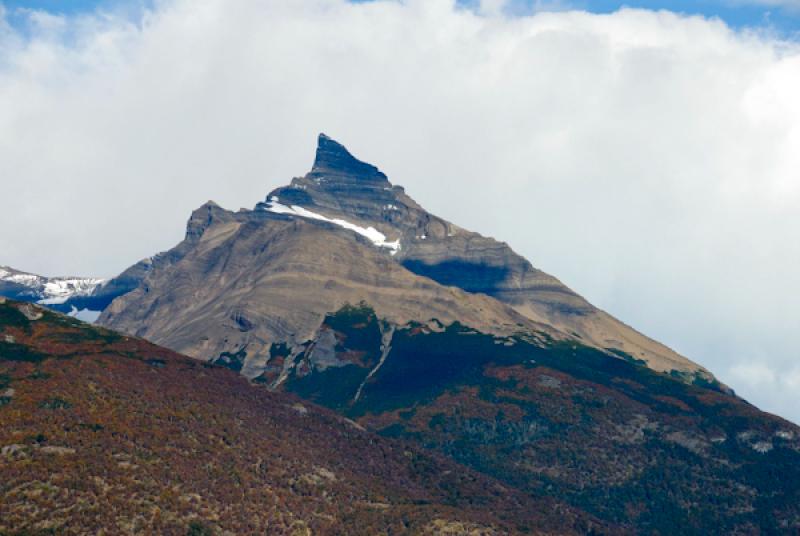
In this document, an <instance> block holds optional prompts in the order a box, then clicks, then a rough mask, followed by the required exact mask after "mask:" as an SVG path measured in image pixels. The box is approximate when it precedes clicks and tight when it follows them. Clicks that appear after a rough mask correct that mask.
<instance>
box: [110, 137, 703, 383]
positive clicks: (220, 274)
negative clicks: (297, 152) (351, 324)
mask: <svg viewBox="0 0 800 536" xmlns="http://www.w3.org/2000/svg"><path fill="white" fill-rule="evenodd" d="M375 246H377V247H375ZM147 268H148V269H147V270H146V271H145V270H142V269H141V268H139V269H137V268H136V267H134V268H132V269H130V270H129V271H128V272H129V273H131V272H133V273H135V274H136V276H137V277H144V276H146V277H144V278H143V279H142V280H141V284H140V285H139V286H138V287H137V288H136V289H135V290H133V291H132V292H131V293H130V294H128V295H125V296H123V297H121V298H120V299H119V300H117V301H116V302H115V303H114V305H113V306H111V307H109V308H108V309H107V310H106V312H105V313H104V314H103V315H102V316H101V319H100V322H102V323H103V324H105V325H107V326H109V327H113V328H115V329H120V330H124V331H127V332H130V333H136V334H138V335H140V336H143V337H147V338H149V339H151V340H153V341H155V342H158V343H159V344H164V345H166V346H168V347H170V348H173V349H175V350H177V351H181V352H184V353H187V354H189V355H192V356H194V357H197V358H200V359H215V358H217V357H218V356H220V355H221V354H222V353H223V352H231V353H236V352H240V351H243V350H244V351H246V353H247V357H246V358H245V361H246V363H245V364H244V365H243V369H244V370H245V371H246V373H247V374H248V375H251V376H252V375H257V374H258V373H259V372H260V371H259V370H258V369H259V367H260V366H262V365H264V364H265V363H264V361H266V360H267V359H268V357H269V348H270V346H271V345H272V344H273V343H286V344H289V345H290V346H293V347H295V346H296V345H298V344H302V343H304V342H305V341H306V340H308V338H309V337H310V336H311V335H312V333H313V332H314V331H315V330H316V329H317V327H318V326H319V325H320V323H321V321H322V318H323V317H324V315H325V314H326V313H328V312H331V311H335V310H337V309H338V308H339V307H341V306H342V305H344V304H345V303H350V304H357V303H359V302H360V301H365V302H367V303H369V304H370V305H371V306H373V307H375V309H376V310H377V312H378V314H379V315H380V316H381V317H384V318H386V319H387V320H389V321H390V322H393V323H399V324H402V323H405V322H408V321H410V320H416V321H427V320H430V319H433V318H436V319H438V320H440V321H444V322H452V321H453V320H459V321H461V322H463V323H466V324H468V325H471V326H473V327H475V328H477V329H482V330H484V331H487V332H505V333H509V332H513V331H517V330H527V331H533V332H543V333H546V334H547V335H548V336H550V337H554V338H556V339H559V338H576V337H578V338H579V340H580V341H581V342H582V343H583V344H587V345H590V346H594V347H596V348H600V349H610V350H612V351H617V352H622V353H625V354H627V355H628V356H630V357H633V358H634V359H638V360H642V361H644V362H645V363H646V364H647V365H648V366H649V367H651V368H653V369H654V370H658V371H664V372H670V371H676V372H678V373H680V374H683V375H686V376H687V377H688V378H694V377H703V378H706V379H713V378H712V376H711V375H710V374H709V373H708V372H707V371H705V370H704V369H703V368H702V367H700V366H698V365H697V364H695V363H692V362H691V361H689V360H688V359H686V358H684V357H682V356H680V355H678V354H676V353H675V352H673V351H672V350H670V349H669V348H667V347H665V346H663V345H661V344H659V343H657V342H655V341H653V340H651V339H649V338H647V337H645V336H644V335H642V334H640V333H638V332H636V331H635V330H633V329H632V328H630V327H629V326H627V325H625V324H623V323H622V322H620V321H618V320H616V319H614V318H612V317H611V316H610V315H608V314H606V313H605V312H603V311H601V310H599V309H597V308H595V307H593V306H592V305H591V304H589V303H588V302H586V300H584V299H583V298H581V297H580V296H579V295H578V294H576V293H575V292H573V291H572V290H570V289H569V288H567V287H566V286H565V285H563V284H562V283H561V282H559V281H558V280H557V279H556V278H554V277H552V276H550V275H548V274H545V273H544V272H542V271H540V270H537V269H535V268H533V266H531V264H530V263H529V262H528V261H527V260H525V259H524V258H522V257H520V256H519V255H517V254H516V253H514V251H513V250H511V248H509V247H508V246H507V245H506V244H504V243H501V242H497V241H495V240H493V239H491V238H487V237H484V236H481V235H480V234H478V233H474V232H470V231H467V230H464V229H462V228H460V227H458V226H456V225H454V224H452V223H450V222H447V221H445V220H443V219H441V218H438V217H436V216H434V215H432V214H430V213H428V212H427V211H425V210H424V209H423V208H422V207H420V206H419V205H418V204H417V203H416V202H415V201H414V200H413V199H411V198H410V197H409V196H408V195H406V194H405V191H404V190H403V188H402V187H399V186H393V185H392V184H391V183H390V182H389V180H388V179H387V177H386V175H384V174H383V173H382V172H380V171H379V170H378V168H376V167H375V166H372V165H370V164H367V163H364V162H361V161H359V160H358V159H356V158H355V157H354V156H353V155H351V154H350V152H349V151H347V149H346V148H345V147H343V146H342V145H341V144H339V143H337V142H336V141H334V140H332V139H331V138H329V137H328V136H326V135H324V134H320V136H319V139H318V147H317V154H316V158H315V160H314V165H313V167H312V170H311V171H310V172H309V173H308V174H307V175H306V176H304V177H300V178H295V179H293V180H292V181H291V184H290V185H289V186H286V187H282V188H278V189H276V190H274V191H273V192H271V193H270V194H269V195H268V196H267V199H266V200H265V201H264V202H262V203H259V204H258V205H257V206H256V209H255V210H253V211H240V212H237V213H233V212H229V211H226V210H224V209H222V208H220V207H219V206H217V205H216V204H214V203H212V202H209V203H208V204H207V205H205V206H203V207H201V208H200V209H198V210H197V211H195V212H194V213H193V214H192V217H191V218H190V220H189V224H188V226H187V233H186V239H185V240H184V242H182V243H181V244H179V245H178V246H177V247H176V248H174V249H173V250H171V251H169V252H167V253H165V254H161V255H159V256H157V257H155V258H153V259H152V261H151V263H150V264H149V265H148V267H147ZM118 279H119V278H118ZM118 279H115V280H112V281H111V283H110V285H117V284H118ZM126 281H127V282H128V285H127V286H131V282H132V281H131V278H130V277H128V278H127V279H126ZM489 298H491V299H489ZM237 319H238V320H237ZM242 319H244V320H245V321H246V322H245V323H244V324H242V322H241V320H242Z"/></svg>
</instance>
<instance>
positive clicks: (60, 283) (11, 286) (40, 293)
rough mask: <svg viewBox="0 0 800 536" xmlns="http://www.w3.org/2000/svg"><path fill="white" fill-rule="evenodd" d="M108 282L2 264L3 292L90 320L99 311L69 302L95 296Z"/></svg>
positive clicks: (0, 285) (92, 319)
mask: <svg viewBox="0 0 800 536" xmlns="http://www.w3.org/2000/svg"><path fill="white" fill-rule="evenodd" d="M107 282H108V280H107V279H101V278H97V277H44V276H41V275H36V274H31V273H28V272H23V271H20V270H15V269H14V268H10V267H8V266H0V295H3V296H6V297H8V298H12V299H16V300H23V301H29V302H35V303H39V304H42V305H47V306H48V307H51V308H53V309H56V310H59V311H62V312H65V313H69V314H71V315H72V316H77V317H78V318H80V319H81V320H86V321H90V322H92V321H94V320H95V319H96V318H97V316H98V315H99V314H100V310H99V309H98V310H93V309H91V308H88V307H80V306H79V305H77V304H74V303H70V302H72V301H75V299H77V298H89V297H91V296H93V295H94V294H95V293H96V291H97V290H98V289H99V288H100V287H102V286H103V285H105V284H106V283H107Z"/></svg>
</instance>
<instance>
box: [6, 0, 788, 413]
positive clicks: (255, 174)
mask: <svg viewBox="0 0 800 536" xmlns="http://www.w3.org/2000/svg"><path fill="white" fill-rule="evenodd" d="M493 6H494V7H496V6H495V5H494V4H493V3H492V2H484V9H481V10H470V9H463V8H460V7H458V6H456V5H455V3H454V2H452V1H447V0H408V1H407V2H402V3H399V2H389V1H383V2H370V3H359V4H351V3H347V2H345V1H343V0H307V1H304V2H296V1H288V0H285V1H279V0H274V1H251V2H248V1H242V2H234V3H231V2H225V1H223V0H192V1H189V0H164V1H160V2H157V3H156V5H155V7H154V8H153V9H151V10H147V11H144V12H143V13H142V15H141V16H140V17H138V16H137V17H135V18H131V17H130V16H129V15H127V14H123V13H122V12H120V13H115V12H113V11H112V12H97V13H92V14H87V15H81V16H72V17H68V18H64V17H54V16H52V15H48V14H46V13H42V12H35V11H28V12H19V11H15V12H14V13H8V12H6V13H3V16H2V17H1V18H0V181H2V183H1V186H2V210H1V211H0V229H2V232H1V233H0V252H2V256H1V258H0V263H4V264H10V265H12V266H15V267H17V268H21V269H26V270H31V271H37V272H41V273H44V274H48V275H54V274H62V275H64V274H86V275H97V276H109V275H114V274H115V273H117V272H119V271H120V270H122V269H123V268H125V267H126V266H128V265H129V264H131V263H133V262H134V261H136V260H137V259H139V258H142V257H145V256H148V255H150V254H152V253H154V252H156V251H159V250H163V249H166V248H168V247H171V246H172V245H174V244H175V243H176V242H177V241H178V240H180V239H181V238H182V234H183V229H184V224H185V221H186V219H187V218H188V215H189V213H190V211H191V210H192V209H194V208H196V207H197V206H199V205H200V204H201V203H203V202H205V201H206V200H207V199H214V200H215V201H217V202H219V203H220V204H221V205H223V206H226V207H228V208H231V209H236V208H238V207H240V206H246V207H252V206H253V205H254V204H255V202H256V201H259V200H261V199H263V197H264V196H265V194H266V192H268V191H269V190H271V189H272V188H273V187H275V186H277V185H280V184H284V183H286V182H288V180H289V179H290V178H291V177H292V176H294V175H300V174H303V173H305V171H306V170H308V169H309V167H310V165H311V160H312V158H313V151H314V141H315V136H316V134H317V132H319V131H324V132H326V133H328V134H329V135H332V136H334V137H335V138H337V139H339V140H340V141H342V142H343V143H345V144H346V145H348V146H349V147H350V148H351V149H352V150H353V152H354V153H355V154H356V155H357V156H359V157H361V158H363V159H365V160H367V161H370V162H373V163H376V164H378V165H379V166H380V167H381V168H382V169H383V170H384V171H385V172H387V174H388V175H389V177H390V179H391V180H392V181H394V182H395V183H399V184H403V185H404V186H406V188H407V191H408V192H409V193H410V194H411V195H412V196H414V197H415V198H416V199H417V200H418V201H419V202H421V203H422V204H423V205H424V206H426V207H427V208H429V209H430V210H431V211H433V212H435V213H438V214H440V215H442V216H444V217H447V218H448V219H451V220H453V221H455V222H457V223H459V224H462V225H463V226H465V227H468V228H471V229H477V230H480V231H482V232H484V233H487V234H490V235H492V236H494V237H496V238H499V239H501V240H504V241H507V242H509V243H510V244H511V245H512V246H513V247H514V248H515V249H517V250H518V251H519V252H521V253H522V254H524V255H525V256H526V257H528V258H529V259H530V260H531V261H532V262H533V263H534V265H535V266H537V267H539V268H542V269H544V270H547V271H549V272H551V273H553V274H555V275H557V276H558V277H560V278H561V279H563V280H564V281H565V282H566V283H568V284H569V285H571V286H572V287H573V288H575V289H576V290H578V291H579V292H581V293H582V294H584V295H585V296H586V297H587V298H589V299H590V300H591V301H593V302H594V303H596V304H598V305H599V306H601V307H603V308H605V309H607V310H609V311H610V312H612V313H613V314H615V315H617V316H619V317H621V318H622V319H623V320H625V321H627V322H629V323H631V324H633V325H634V326H636V327H637V328H639V329H641V330H642V331H644V332H646V333H648V334H649V335H651V336H654V337H656V338H658V339H659V340H662V341H664V342H665V343H667V344H669V345H671V346H673V347H674V348H676V349H677V350H678V351H680V352H682V353H684V354H685V355H687V356H689V357H691V358H692V359H694V360H696V361H698V362H700V363H702V364H703V365H705V366H707V367H709V368H710V369H711V370H712V371H714V372H715V373H716V374H717V375H718V376H719V377H720V378H721V379H722V380H723V381H726V382H728V383H730V384H731V385H732V386H733V387H734V388H735V389H737V390H738V391H739V393H740V394H742V395H743V396H745V397H746V398H748V399H749V400H751V401H753V402H754V403H756V404H758V405H760V406H761V407H763V408H764V409H767V410H769V411H773V412H777V413H779V414H781V415H784V416H786V417H789V418H792V419H793V420H794V421H795V422H800V403H799V402H800V393H799V391H800V390H799V389H798V384H797V374H798V363H800V356H798V351H797V349H796V348H797V346H796V341H795V337H796V333H797V331H798V327H800V312H798V311H800V308H798V306H797V303H796V301H797V298H796V297H797V296H798V295H800V277H799V276H798V272H797V266H798V265H799V264H800V240H798V236H799V235H800V173H798V170H800V150H798V147H800V99H798V98H797V95H800V47H798V45H797V44H796V43H791V42H782V41H779V40H777V39H775V38H772V37H770V36H769V35H768V34H759V33H752V32H750V33H747V32H734V31H732V30H731V29H729V28H728V27H726V26H725V25H724V24H723V23H722V22H720V21H719V20H713V19H712V20H709V19H705V18H701V17H684V16H678V15H675V14H671V13H669V12H663V11H662V12H651V11H645V10H622V11H619V12H616V13H613V14H610V15H592V14H588V13H585V12H580V11H567V12H559V13H537V14H533V15H530V16H523V17H508V16H506V15H503V11H502V10H497V9H493ZM129 12H130V10H128V11H127V12H126V13H129ZM12 17H13V18H15V20H16V22H15V24H14V25H12V24H11V23H10V22H9V21H10V20H11V18H12Z"/></svg>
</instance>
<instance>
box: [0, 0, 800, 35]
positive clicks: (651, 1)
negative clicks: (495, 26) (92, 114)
mask: <svg viewBox="0 0 800 536" xmlns="http://www.w3.org/2000/svg"><path fill="white" fill-rule="evenodd" d="M355 1H362V0H355ZM365 1H369V0H365ZM457 1H458V3H460V4H463V5H465V6H474V5H477V4H479V1H480V0H457ZM0 2H1V3H2V4H4V5H5V6H6V8H9V11H10V12H11V13H12V14H13V11H14V8H28V9H42V10H46V11H51V12H56V13H66V14H74V13H80V12H82V11H88V10H92V9H95V8H97V7H104V8H118V7H120V6H125V5H128V6H133V7H134V8H138V7H140V6H142V5H143V4H149V3H152V0H5V1H2V0H0ZM508 4H509V5H510V6H511V7H510V11H511V12H519V13H523V12H530V11H531V10H532V9H543V10H560V9H582V10H586V11H590V12H593V13H610V12H613V11H616V10H618V9H620V8H622V7H634V8H644V9H653V10H660V9H666V10H670V11H675V12H679V13H686V14H699V15H704V16H706V17H719V18H720V19H722V20H724V21H725V22H726V23H727V24H728V25H730V26H732V27H734V28H737V29H739V28H746V27H764V26H767V27H769V28H772V29H774V30H775V31H777V32H779V33H780V34H782V35H783V36H785V37H795V36H796V35H797V34H798V33H799V32H800V0H700V1H691V0H628V1H625V2H619V1H617V0H509V2H508Z"/></svg>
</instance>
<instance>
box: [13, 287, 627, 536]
mask: <svg viewBox="0 0 800 536" xmlns="http://www.w3.org/2000/svg"><path fill="white" fill-rule="evenodd" d="M31 311H35V314H31ZM8 339H13V340H14V342H13V343H12V342H8ZM0 482H2V486H1V487H0V533H2V534H65V535H71V534H134V533H136V534H164V535H176V536H184V535H186V534H330V535H335V534H365V535H366V534H428V533H431V534H440V532H437V531H436V530H433V529H434V528H435V527H437V526H440V525H445V526H461V527H470V528H471V530H474V531H475V532H474V533H475V534H576V535H577V534H585V533H586V532H587V531H589V530H592V529H596V530H599V531H603V532H607V531H609V530H614V529H615V527H613V526H612V525H608V524H604V523H601V522H598V521H596V520H594V519H593V518H592V516H590V515H587V514H585V513H583V512H580V511H579V510H577V509H574V508H571V507H569V506H567V505H566V504H564V503H562V502H559V501H556V500H553V499H547V498H544V499H536V498H532V497H529V496H527V495H525V494H523V493H521V492H519V491H517V490H514V489H510V488H507V487H504V486H502V485H501V484H500V483H499V482H498V481H496V480H494V479H491V478H490V477H486V476H484V475H481V474H479V473H476V472H475V471H472V470H470V469H468V468H466V467H464V466H462V465H459V464H457V463H455V462H452V461H449V460H447V459H445V458H443V457H441V456H438V455H435V454H432V453H427V452H425V451H424V450H422V449H421V448H419V447H418V446H414V445H411V444H408V443H404V442H399V441H393V440H388V439H385V438H382V437H379V436H377V435H375V434H373V433H370V432H367V431H364V430H363V429H362V428H360V427H358V426H357V425H356V424H354V423H352V422H349V421H348V420H346V419H344V418H342V417H340V416H338V415H336V414H334V413H333V412H330V411H328V410H325V409H323V408H320V407H318V406H316V405H314V404H310V403H308V402H302V403H301V402H300V401H298V399H297V398H296V397H294V396H290V395H286V394H280V393H270V392H268V391H267V390H265V389H260V388H257V387H255V386H251V385H248V383H247V382H246V381H245V380H244V378H242V377H241V376H239V375H237V374H234V373H232V372H230V371H228V370H225V369H223V368H221V367H215V366H211V365H208V364H207V363H201V362H198V361H196V360H193V359H189V358H187V357H184V356H180V355H177V354H175V353H173V352H171V351H169V350H166V349H164V348H159V347H157V346H155V345H153V344H150V343H147V342H145V341H142V340H138V339H133V338H129V337H124V336H122V335H119V334H117V333H114V332H111V331H108V330H105V329H98V328H96V327H91V326H89V325H87V324H83V323H81V322H78V321H76V320H74V319H72V318H68V317H66V316H62V315H59V314H56V313H53V312H51V311H49V310H47V309H44V308H41V307H38V306H34V305H31V304H25V305H23V304H21V303H19V302H14V301H11V300H6V301H4V302H2V303H0ZM462 533H464V532H462Z"/></svg>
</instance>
